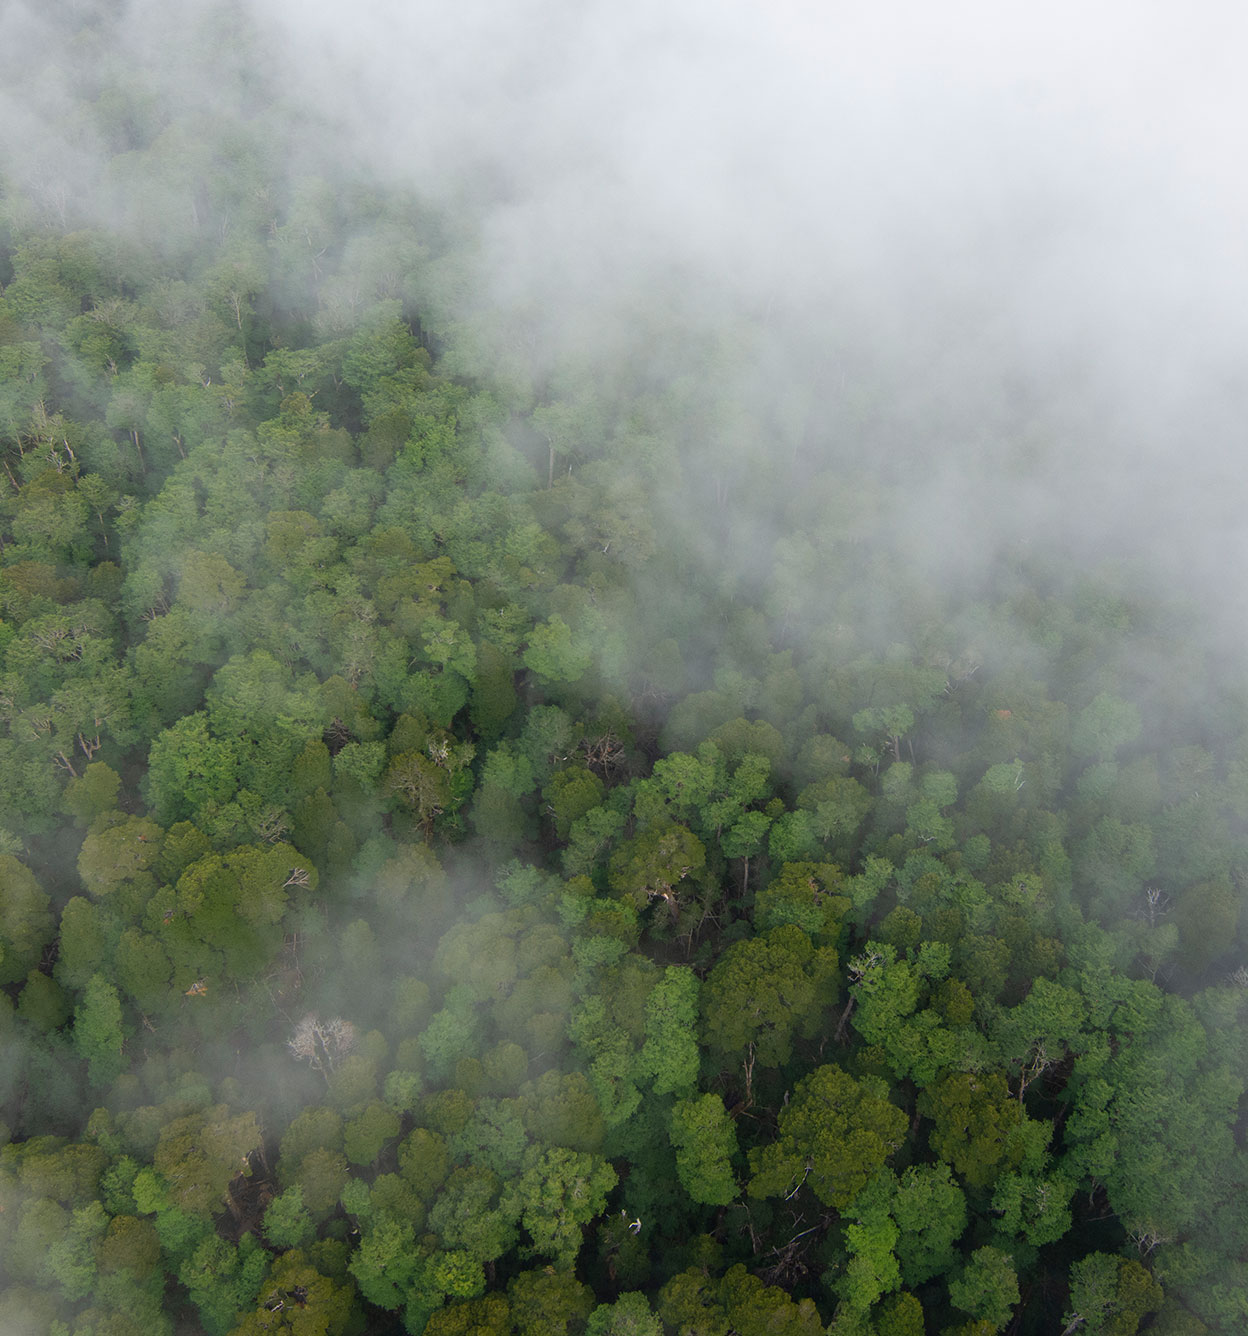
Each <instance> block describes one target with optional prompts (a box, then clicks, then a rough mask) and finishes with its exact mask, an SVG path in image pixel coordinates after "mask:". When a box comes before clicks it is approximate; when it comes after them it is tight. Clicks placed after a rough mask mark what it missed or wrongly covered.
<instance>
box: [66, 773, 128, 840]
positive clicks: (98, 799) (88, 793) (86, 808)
mask: <svg viewBox="0 0 1248 1336" xmlns="http://www.w3.org/2000/svg"><path fill="white" fill-rule="evenodd" d="M120 788H121V776H120V775H119V774H118V773H117V772H116V771H115V770H114V769H113V768H112V766H109V765H105V764H104V762H103V761H92V762H91V763H90V764H89V765H88V766H87V767H86V769H85V770H83V772H82V774H81V775H80V776H77V777H75V778H73V779H71V780H70V781H69V783H68V784H66V786H65V798H64V804H65V809H66V811H68V812H71V813H72V814H73V816H74V819H75V820H76V821H77V822H78V824H79V825H80V826H89V825H90V824H91V822H92V821H94V820H95V818H96V817H97V816H99V815H101V813H104V812H109V811H112V809H113V808H114V807H115V806H116V805H117V792H118V790H119V789H120Z"/></svg>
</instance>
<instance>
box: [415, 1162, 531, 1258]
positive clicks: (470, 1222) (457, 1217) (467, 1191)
mask: <svg viewBox="0 0 1248 1336" xmlns="http://www.w3.org/2000/svg"><path fill="white" fill-rule="evenodd" d="M502 1187H503V1183H502V1180H501V1179H500V1178H499V1176H498V1175H497V1174H496V1173H494V1172H493V1170H491V1169H488V1168H486V1167H485V1166H483V1165H482V1166H477V1165H469V1166H467V1167H465V1168H462V1169H455V1170H453V1171H452V1172H451V1175H450V1177H449V1178H448V1179H447V1181H446V1184H445V1186H444V1187H443V1189H442V1191H441V1192H440V1193H439V1195H438V1199H437V1202H436V1203H435V1204H434V1206H433V1209H432V1210H431V1211H430V1212H429V1227H430V1229H432V1230H433V1231H434V1232H435V1233H436V1234H438V1235H439V1237H440V1238H441V1240H442V1244H443V1246H444V1247H445V1248H447V1249H449V1250H453V1251H462V1252H464V1253H467V1254H468V1255H469V1256H471V1257H473V1258H476V1259H477V1260H478V1261H480V1262H482V1263H485V1262H492V1261H494V1260H495V1259H496V1258H499V1257H501V1256H502V1255H503V1253H505V1252H506V1251H507V1250H508V1249H509V1248H510V1247H512V1245H513V1244H514V1243H515V1241H516V1227H515V1220H516V1216H517V1215H518V1213H519V1212H518V1211H517V1210H516V1208H515V1205H514V1203H512V1202H511V1201H502V1202H500V1200H499V1195H500V1192H501V1191H502Z"/></svg>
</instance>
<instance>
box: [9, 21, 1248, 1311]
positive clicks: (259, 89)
mask: <svg viewBox="0 0 1248 1336" xmlns="http://www.w3.org/2000/svg"><path fill="white" fill-rule="evenodd" d="M81 8H82V14H81V15H80V16H79V17H78V18H75V19H73V20H72V21H70V20H66V21H67V22H70V26H71V27H74V25H75V24H76V25H77V26H76V27H75V31H74V34H73V43H72V44H70V45H69V46H67V48H66V55H65V59H66V61H67V62H68V63H69V65H70V66H71V67H72V68H81V69H83V70H84V71H89V72H90V77H89V78H88V77H84V78H83V79H82V80H81V81H80V82H79V83H78V84H77V85H76V88H75V92H74V94H73V97H72V98H71V99H69V100H68V101H67V102H66V104H65V105H63V106H59V107H57V108H53V109H52V110H50V111H49V113H48V114H49V115H50V116H51V117H52V119H53V120H55V122H56V124H57V126H58V128H59V132H60V133H61V134H62V135H63V137H64V142H66V143H77V144H79V145H80V146H81V145H84V144H88V143H89V144H90V145H92V146H93V147H92V152H93V153H94V154H95V155H96V156H95V158H94V159H93V161H94V164H95V167H94V170H95V177H94V178H93V179H92V180H91V181H90V183H89V188H88V183H87V182H86V180H85V178H84V180H83V182H82V194H81V197H80V198H74V197H73V196H71V195H66V193H65V192H64V190H63V189H60V188H58V186H57V181H58V180H59V179H60V178H58V177H56V175H55V173H52V172H49V173H48V174H46V175H45V176H43V177H39V176H38V175H37V174H36V175H32V174H31V173H30V171H29V170H27V167H26V166H24V165H23V162H22V160H21V155H20V154H18V153H17V152H16V149H10V150H8V151H6V156H5V158H4V159H0V166H2V167H3V172H2V173H0V462H2V464H3V477H0V1328H3V1330H4V1331H5V1333H6V1334H7V1333H8V1332H10V1331H11V1332H13V1333H19V1332H22V1333H24V1332H27V1331H29V1332H32V1333H33V1332H55V1333H58V1336H61V1334H63V1336H104V1333H108V1334H109V1336H130V1334H131V1333H135V1334H137V1333H140V1332H141V1333H143V1336H173V1333H175V1332H182V1331H203V1332H206V1333H208V1334H209V1336H247V1334H250V1333H260V1332H273V1331H291V1332H296V1333H301V1332H307V1333H313V1332H315V1333H320V1334H322V1336H358V1333H362V1332H365V1331H368V1332H407V1333H410V1334H411V1336H420V1334H421V1333H423V1332H428V1333H429V1334H430V1336H452V1334H453V1333H463V1334H464V1336H467V1334H468V1333H482V1334H484V1333H497V1334H498V1336H504V1334H505V1333H517V1336H548V1334H549V1333H568V1336H580V1334H581V1333H585V1334H586V1336H624V1333H642V1334H645V1336H651V1334H652V1336H707V1334H708V1333H715V1334H716V1336H728V1334H729V1333H734V1332H735V1333H740V1336H751V1334H752V1333H763V1332H768V1333H776V1332H783V1333H792V1334H793V1336H816V1333H823V1332H829V1333H833V1334H834V1336H922V1334H923V1333H931V1334H932V1336H935V1334H936V1333H939V1334H940V1336H990V1334H991V1333H993V1332H1010V1333H1017V1334H1018V1336H1024V1334H1026V1333H1042V1332H1043V1333H1052V1332H1060V1331H1062V1329H1063V1328H1065V1332H1066V1333H1069V1334H1072V1336H1073V1333H1074V1332H1076V1331H1079V1332H1083V1333H1087V1334H1088V1336H1102V1334H1103V1336H1132V1334H1133V1333H1135V1332H1137V1331H1139V1332H1143V1331H1155V1332H1158V1333H1160V1334H1162V1336H1201V1334H1202V1333H1220V1334H1221V1333H1224V1334H1226V1336H1230V1334H1231V1333H1238V1332H1241V1331H1243V1330H1245V1329H1246V1328H1248V1253H1246V1252H1245V1246H1246V1240H1248V1218H1246V1215H1245V1212H1246V1211H1248V1207H1246V1206H1245V1203H1248V1191H1245V1189H1246V1188H1248V1182H1246V1177H1248V1162H1246V1160H1245V1149H1244V1128H1245V1120H1244V1107H1245V1106H1244V1091H1245V1083H1246V1081H1248V1045H1246V1044H1245V1042H1244V1034H1245V1030H1244V1026H1245V1020H1246V1019H1248V915H1245V912H1244V906H1245V891H1244V887H1245V876H1246V874H1248V842H1246V841H1248V824H1246V822H1245V813H1246V812H1248V698H1246V697H1245V694H1244V691H1243V685H1242V671H1241V670H1242V663H1241V662H1239V661H1238V660H1235V659H1232V660H1231V661H1230V662H1229V663H1228V656H1227V655H1226V654H1225V652H1224V646H1223V644H1222V642H1221V641H1220V640H1219V639H1218V637H1217V636H1215V635H1211V634H1208V633H1207V629H1206V628H1205V626H1204V623H1203V622H1202V615H1201V612H1200V611H1199V609H1198V608H1197V607H1195V606H1193V605H1192V604H1191V603H1190V602H1187V601H1185V600H1183V599H1181V598H1179V597H1177V596H1175V595H1174V593H1173V591H1172V590H1170V591H1167V590H1165V589H1162V588H1159V587H1158V586H1156V585H1155V584H1150V583H1148V582H1147V581H1144V580H1143V579H1141V578H1138V575H1139V572H1138V570H1137V569H1136V568H1135V567H1134V566H1133V564H1132V561H1131V560H1130V559H1124V558H1122V557H1121V556H1120V555H1119V554H1115V553H1112V552H1111V553H1108V554H1102V558H1103V559H1096V560H1091V559H1089V557H1088V554H1087V553H1086V552H1067V553H1064V552H1063V551H1062V550H1061V545H1060V544H1055V545H1044V544H1039V543H1037V544H1034V545H1033V544H1031V543H1030V542H1028V541H1023V540H1022V539H1020V540H1019V541H1018V542H1017V543H1006V544H1003V546H1002V549H1001V551H999V552H997V553H995V554H994V557H993V559H992V560H991V561H986V562H983V563H980V564H979V565H978V566H977V567H976V569H975V570H974V571H973V572H972V573H971V574H969V575H968V574H965V573H963V574H962V575H960V576H959V578H956V579H953V578H946V577H947V575H948V572H947V571H943V570H941V569H939V568H938V567H937V568H935V571H934V567H933V564H932V563H930V562H926V561H924V560H919V559H916V554H915V549H914V548H913V547H912V546H911V544H910V542H909V537H910V535H905V536H904V537H899V535H898V524H899V517H900V516H906V515H911V514H913V513H914V507H915V504H916V503H915V495H916V492H921V491H922V490H923V487H924V485H925V479H924V475H923V474H922V471H921V470H922V467H923V464H922V461H923V459H924V450H925V440H924V438H923V435H922V427H921V424H919V423H917V422H915V421H914V420H913V419H912V417H911V414H910V412H909V406H904V407H899V406H898V404H897V402H896V401H895V400H894V399H893V397H892V395H891V390H890V376H892V375H893V374H895V368H888V367H886V366H884V367H882V366H881V365H880V364H879V363H878V362H877V361H876V360H874V359H875V354H874V353H872V354H871V355H868V354H867V352H866V351H864V352H862V354H861V356H860V357H858V358H857V359H849V360H847V361H845V362H843V363H842V364H841V365H840V370H839V373H838V374H839V376H840V381H839V382H838V390H837V393H838V395H839V398H838V399H837V401H836V402H837V405H839V406H838V407H837V408H836V409H835V411H833V410H832V409H829V408H827V407H826V404H825V402H824V400H823V399H822V398H821V391H820V392H816V390H815V389H812V388H811V386H810V384H809V378H808V377H807V373H806V370H804V369H803V368H802V367H801V366H793V365H788V366H778V365H777V364H776V353H777V347H778V346H779V340H780V335H779V334H778V333H777V329H778V327H780V326H783V325H784V321H785V319H786V316H785V314H784V313H783V312H774V313H773V312H771V311H770V310H759V309H756V308H755V307H752V306H751V305H750V304H749V303H739V304H736V305H734V304H733V302H731V301H729V300H725V301H724V302H722V303H721V304H719V305H711V306H708V307H707V308H706V309H697V310H694V309H693V308H692V305H691V304H687V303H685V302H682V301H681V300H679V299H677V298H676V297H673V296H672V295H671V292H670V291H668V289H666V288H664V287H663V286H662V285H659V286H658V287H656V289H655V292H654V294H653V295H654V298H655V299H654V300H653V302H651V303H650V304H648V305H647V306H645V307H644V308H641V307H638V308H635V309H632V310H631V312H630V315H629V321H630V336H629V342H628V343H627V347H626V350H625V351H624V352H619V350H618V349H617V348H615V347H614V346H612V348H611V349H610V357H609V358H606V359H603V357H602V356H601V350H600V349H596V348H593V349H588V348H587V349H585V350H582V353H583V355H580V356H578V355H577V350H576V349H575V348H559V349H558V350H557V355H555V353H552V352H551V351H550V350H548V349H547V350H543V351H541V352H534V347H535V345H536V344H537V343H539V342H540V340H539V339H538V337H537V335H536V334H535V333H534V331H535V330H538V329H540V322H537V319H536V317H534V324H532V325H531V326H526V325H525V323H524V322H523V321H522V320H521V319H519V317H518V316H517V313H516V311H515V310H514V309H512V308H505V307H504V306H503V305H502V304H501V303H500V309H499V310H498V311H497V312H492V311H491V310H490V308H489V306H488V305H487V304H482V303H480V302H479V301H474V300H472V299H470V298H469V297H466V296H465V292H466V290H467V288H468V287H469V286H470V283H469V280H468V279H466V278H465V277H464V275H465V274H469V273H472V272H474V265H475V264H476V263H477V262H478V260H479V257H480V251H481V247H482V245H483V244H484V243H483V239H482V233H481V229H480V227H479V226H478V223H479V216H478V215H476V214H474V213H473V209H472V207H471V202H465V201H464V200H448V199H446V198H443V197H440V195H439V193H438V192H436V191H433V190H430V191H421V190H419V189H413V188H408V187H407V186H405V185H403V184H401V183H399V184H395V183H388V184H386V185H384V186H381V185H378V183H377V182H376V181H375V180H371V179H369V178H368V177H366V176H365V175H363V174H361V175H357V176H354V177H352V176H350V175H349V174H347V175H342V174H340V166H335V167H333V168H332V170H331V168H330V166H328V165H324V164H322V165H321V169H318V164H317V162H316V161H315V155H314V154H312V155H310V154H308V153H306V152H305V153H301V154H300V155H298V156H297V158H296V159H295V160H294V161H293V162H292V161H288V160H285V159H284V150H283V145H284V144H285V143H287V142H288V141H287V140H284V139H283V138H282V136H283V135H289V134H290V133H291V130H290V126H289V124H288V118H289V117H290V116H291V115H292V109H291V106H290V105H289V104H287V103H286V102H284V101H283V100H282V98H281V97H280V96H279V95H278V93H277V92H276V91H275V90H274V88H273V87H272V86H271V85H270V84H269V83H268V82H267V81H266V80H264V79H261V78H259V77H257V78H256V79H255V80H254V81H253V82H251V83H248V84H247V87H248V88H249V89H250V90H251V91H250V93H249V96H248V99H247V100H245V101H240V102H239V103H238V104H237V106H236V107H235V109H234V114H233V116H232V118H231V119H230V120H229V123H228V124H225V123H224V120H223V118H222V117H220V116H218V117H216V118H215V120H214V118H213V117H210V116H208V115H207V113H206V111H205V109H204V108H203V107H202V106H200V105H199V103H198V101H197V99H196V98H195V97H193V96H188V97H187V98H185V99H180V98H179V97H177V96H174V90H173V89H171V88H170V87H169V86H168V85H167V84H164V83H162V82H161V81H160V80H159V79H156V78H155V77H152V78H150V79H148V80H145V79H143V78H135V77H134V71H133V70H132V69H129V68H127V67H126V63H125V61H124V59H122V58H121V57H120V56H116V55H114V56H113V57H112V58H109V57H108V52H109V49H110V48H109V43H110V41H112V40H113V37H114V36H115V34H114V33H113V31H112V29H110V26H109V25H110V23H112V22H113V21H114V19H113V17H110V10H109V7H108V6H100V7H99V9H98V11H97V10H95V9H93V8H92V7H91V6H83V7H81ZM214 13H216V11H214ZM221 14H224V15H226V17H228V16H229V15H228V11H221ZM218 17H221V15H218ZM232 21H235V22H237V24H238V29H237V31H236V32H235V34H234V35H235V36H236V37H237V38H238V41H239V43H240V46H239V49H240V50H241V51H243V52H244V53H247V52H252V53H253V54H254V52H255V51H262V50H263V46H262V45H261V44H259V39H258V38H256V37H255V34H254V33H250V35H249V29H248V27H247V25H246V24H245V23H243V21H242V20H241V19H240V18H239V16H238V15H237V14H235V15H233V20H232ZM197 40H199V41H200V42H201V43H204V44H205V47H204V52H201V56H202V58H203V59H204V60H205V61H207V60H209V55H208V54H206V52H208V51H210V50H212V49H215V48H214V47H213V44H211V43H207V40H206V39H205V37H204V35H203V34H202V33H201V34H200V35H199V37H198V38H197ZM253 40H254V41H256V42H257V45H256V46H255V47H254V48H253V47H252V46H249V45H248V43H249V42H251V41H253ZM225 45H227V46H228V44H225ZM123 54H124V52H123ZM219 58H220V59H225V57H224V56H221V57H219ZM233 58H235V57H231V59H233ZM237 58H238V59H240V60H244V63H245V59H246V58H248V57H246V55H245V54H244V56H240V57H237ZM74 62H77V64H75V63H74ZM237 73H238V70H237V69H235V70H234V74H235V75H237ZM27 77H28V78H29V76H27ZM32 96H34V94H33V93H32ZM57 118H59V119H57ZM500 190H501V187H500ZM671 281H672V282H673V283H676V280H675V279H673V280H671ZM676 286H679V285H678V284H676ZM843 320H844V329H843V331H842V337H843V339H844V340H845V342H846V343H847V344H851V343H852V342H853V315H852V312H851V311H850V310H848V309H847V310H846V311H845V312H843ZM799 327H800V322H797V323H795V324H794V325H792V326H791V327H790V329H789V332H790V333H791V332H792V330H793V329H797V328H799ZM526 340H527V342H526ZM617 353H618V355H617ZM804 377H806V379H804ZM803 386H805V389H803ZM1007 397H1008V396H1007ZM949 429H950V428H949V422H948V421H946V422H945V423H944V424H943V425H942V426H941V428H940V430H942V431H947V430H949ZM1004 448H1006V449H1007V450H1008V451H1013V452H1014V457H1015V459H1016V461H1017V460H1018V459H1021V458H1023V457H1024V456H1027V455H1029V454H1031V455H1034V456H1043V454H1044V450H1045V446H1044V444H1043V442H1042V441H1038V438H1037V436H1036V434H1034V433H1033V434H1031V435H1027V434H1025V433H1024V434H1023V435H1022V436H1020V437H1019V438H1011V439H1010V440H1009V441H1008V442H1007V445H1006V447H1004ZM1054 449H1055V450H1056V447H1054ZM1033 462H1034V461H1033ZM1035 466H1036V467H1040V465H1039V464H1036V465H1035ZM1020 468H1021V465H1020Z"/></svg>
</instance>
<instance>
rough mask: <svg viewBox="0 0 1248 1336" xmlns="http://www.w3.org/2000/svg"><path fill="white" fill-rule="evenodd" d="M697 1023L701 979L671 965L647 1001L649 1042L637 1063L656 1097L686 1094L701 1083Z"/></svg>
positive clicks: (681, 967)
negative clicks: (699, 1080) (649, 1082)
mask: <svg viewBox="0 0 1248 1336" xmlns="http://www.w3.org/2000/svg"><path fill="white" fill-rule="evenodd" d="M697 1019H698V977H697V975H696V974H694V972H693V971H692V970H691V969H688V968H686V967H683V966H679V965H669V966H668V967H667V969H666V970H664V972H663V977H662V978H661V979H660V980H659V982H658V983H657V984H655V986H654V988H653V989H652V991H651V993H650V996H649V997H648V998H647V999H646V1040H645V1043H644V1044H643V1045H642V1047H641V1053H640V1055H639V1056H638V1060H637V1062H638V1070H639V1072H640V1073H641V1074H642V1075H643V1076H644V1077H648V1078H650V1079H651V1080H652V1081H653V1082H654V1093H655V1094H656V1095H668V1094H679V1093H682V1092H684V1091H686V1090H688V1089H689V1088H690V1087H692V1086H693V1084H694V1082H695V1081H696V1080H697V1076H698V1045H697V1039H696V1037H695V1036H696V1025H697Z"/></svg>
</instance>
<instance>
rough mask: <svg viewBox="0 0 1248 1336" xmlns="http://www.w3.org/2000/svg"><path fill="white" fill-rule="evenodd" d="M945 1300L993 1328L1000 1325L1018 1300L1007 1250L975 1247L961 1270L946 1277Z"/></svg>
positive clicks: (1004, 1321) (1007, 1317) (1016, 1286)
mask: <svg viewBox="0 0 1248 1336" xmlns="http://www.w3.org/2000/svg"><path fill="white" fill-rule="evenodd" d="M949 1301H950V1302H951V1303H952V1304H953V1306H954V1307H955V1308H960V1309H961V1310H962V1311H963V1312H964V1313H969V1314H970V1315H971V1316H972V1317H973V1318H976V1319H978V1320H980V1321H983V1322H990V1323H991V1324H992V1326H993V1328H994V1329H996V1330H1000V1328H1002V1327H1004V1326H1005V1324H1006V1323H1007V1322H1008V1321H1009V1320H1010V1314H1011V1313H1012V1312H1013V1311H1014V1307H1015V1305H1016V1304H1017V1303H1018V1277H1017V1276H1016V1275H1015V1273H1014V1263H1013V1262H1012V1261H1011V1260H1010V1255H1009V1253H1005V1252H1002V1251H1001V1250H1000V1249H999V1248H977V1249H976V1250H975V1251H974V1252H973V1253H972V1254H971V1256H970V1260H969V1261H968V1262H967V1264H966V1265H965V1266H964V1267H963V1268H962V1271H961V1273H960V1274H959V1275H957V1276H955V1277H953V1278H952V1279H951V1280H950V1281H949Z"/></svg>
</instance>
